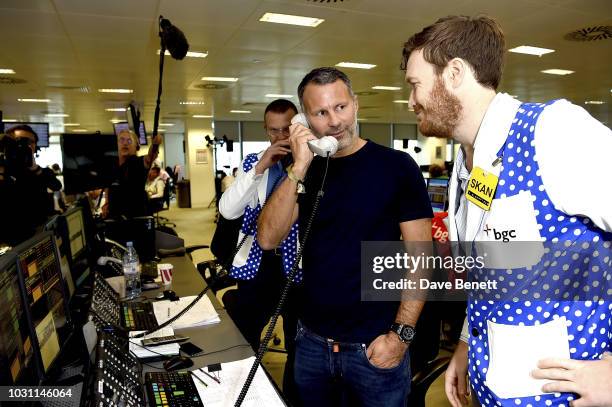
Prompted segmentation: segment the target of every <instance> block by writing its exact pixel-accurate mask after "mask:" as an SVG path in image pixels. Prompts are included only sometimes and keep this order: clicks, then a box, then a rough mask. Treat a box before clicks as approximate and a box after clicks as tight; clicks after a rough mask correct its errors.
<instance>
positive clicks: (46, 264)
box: [15, 232, 71, 379]
mask: <svg viewBox="0 0 612 407" xmlns="http://www.w3.org/2000/svg"><path fill="white" fill-rule="evenodd" d="M15 252H16V253H17V267H18V269H19V275H20V279H21V283H22V289H23V290H24V294H25V298H24V301H25V304H24V305H25V307H26V308H27V312H28V315H29V320H30V323H31V332H32V337H33V342H34V354H35V357H37V358H39V362H40V363H39V364H38V365H39V367H40V368H41V370H40V371H39V373H40V375H41V376H42V377H41V379H42V378H44V377H45V374H46V373H47V372H48V371H49V369H50V367H51V366H52V365H53V362H54V361H55V360H56V359H57V356H58V355H59V353H60V350H61V348H62V347H63V346H64V345H65V343H66V342H67V340H68V338H69V336H70V333H71V323H70V314H69V313H68V310H67V301H66V295H65V291H64V284H63V283H62V275H61V269H60V265H59V261H58V259H57V256H56V249H55V243H54V241H53V239H52V235H51V233H49V232H43V233H39V234H38V235H36V236H34V237H33V238H32V239H30V240H28V241H27V242H25V243H23V244H21V245H19V246H18V247H17V248H15Z"/></svg>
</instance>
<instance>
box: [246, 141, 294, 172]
mask: <svg viewBox="0 0 612 407" xmlns="http://www.w3.org/2000/svg"><path fill="white" fill-rule="evenodd" d="M290 152H291V149H290V148H289V140H279V141H277V142H276V143H274V144H272V145H271V146H270V147H268V148H267V149H266V151H265V152H264V153H263V155H262V156H261V159H260V160H259V161H258V162H257V165H255V174H257V175H259V174H263V173H264V171H265V170H267V169H268V168H270V167H272V166H273V165H274V164H276V163H277V162H278V161H279V160H280V159H281V158H283V157H284V156H286V155H287V154H289V153H290Z"/></svg>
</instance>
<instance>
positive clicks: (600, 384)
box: [532, 352, 612, 407]
mask: <svg viewBox="0 0 612 407" xmlns="http://www.w3.org/2000/svg"><path fill="white" fill-rule="evenodd" d="M538 368H539V369H536V370H534V371H533V372H532V376H533V377H535V378H536V379H547V380H553V382H551V383H547V384H545V385H544V386H543V387H542V391H544V392H547V393H577V394H578V395H579V396H580V398H579V399H577V400H574V401H572V402H571V403H570V406H572V407H588V406H597V407H611V406H612V388H611V387H610V386H611V385H610V383H612V353H610V352H606V353H605V354H604V356H603V358H602V359H601V360H572V359H555V358H551V359H543V360H540V361H539V362H538Z"/></svg>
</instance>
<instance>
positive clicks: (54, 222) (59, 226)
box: [45, 215, 74, 298]
mask: <svg viewBox="0 0 612 407" xmlns="http://www.w3.org/2000/svg"><path fill="white" fill-rule="evenodd" d="M45 230H46V231H49V232H51V233H52V234H53V239H54V242H55V247H56V249H57V257H58V259H59V262H60V267H61V269H62V277H63V279H64V282H65V283H66V288H67V290H68V296H69V298H72V295H73V294H74V280H73V278H72V274H71V269H70V262H69V259H70V239H69V238H68V227H67V226H66V220H65V219H64V218H63V217H62V216H59V215H56V216H54V217H52V218H51V219H49V220H48V221H47V223H46V224H45Z"/></svg>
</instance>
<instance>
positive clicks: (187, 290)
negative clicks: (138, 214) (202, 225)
mask: <svg viewBox="0 0 612 407" xmlns="http://www.w3.org/2000/svg"><path fill="white" fill-rule="evenodd" d="M164 262H165V263H170V264H172V265H173V266H174V269H173V272H172V285H170V286H162V287H161V288H160V289H158V290H151V291H145V292H144V295H145V296H146V297H147V298H155V296H156V295H157V294H159V293H160V292H162V291H164V290H165V289H170V290H173V291H174V292H175V293H176V295H178V296H179V297H185V296H191V295H198V294H199V293H200V292H201V291H202V290H203V289H204V287H206V283H205V282H204V279H203V278H202V276H200V273H199V272H198V270H197V269H196V268H195V266H194V265H193V263H192V261H191V259H190V258H189V257H187V256H182V257H169V258H165V259H164ZM206 295H207V296H208V298H209V299H210V301H211V302H212V304H213V306H214V307H215V310H216V311H217V313H218V314H219V318H221V322H220V323H218V324H213V325H208V326H198V327H194V328H184V329H177V330H176V331H175V333H176V334H177V335H182V336H189V337H190V339H189V342H191V343H193V344H194V345H197V346H198V347H200V348H202V349H203V350H204V355H203V356H197V357H193V358H192V360H193V362H194V367H193V368H200V367H203V366H207V365H209V364H211V363H220V362H230V361H234V360H239V359H245V358H248V357H250V356H253V355H254V353H253V350H252V348H251V347H250V346H249V344H248V342H247V341H246V340H245V339H244V337H243V336H242V334H241V333H240V331H239V330H238V328H237V327H236V325H235V324H234V322H233V321H232V319H231V318H230V317H229V315H228V314H227V312H226V311H225V309H223V307H222V306H221V303H219V301H218V300H217V298H216V297H215V295H214V294H213V293H212V291H208V292H207V293H206ZM241 345H242V346H241ZM224 349H227V350H224ZM218 351H221V352H218ZM211 352H215V353H212V354H210V355H209V353H211ZM151 364H152V365H153V366H159V368H160V369H161V368H162V363H161V362H157V363H151ZM143 371H144V372H147V371H154V369H153V368H151V367H148V366H146V365H144V366H143Z"/></svg>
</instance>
